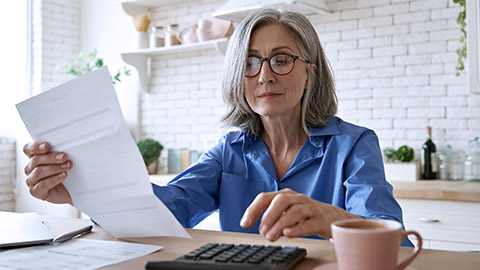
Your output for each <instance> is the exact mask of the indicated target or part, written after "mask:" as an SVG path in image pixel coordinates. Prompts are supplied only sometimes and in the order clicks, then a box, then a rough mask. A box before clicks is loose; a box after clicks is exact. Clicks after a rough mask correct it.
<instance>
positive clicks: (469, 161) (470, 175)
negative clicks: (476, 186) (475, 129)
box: [463, 137, 480, 181]
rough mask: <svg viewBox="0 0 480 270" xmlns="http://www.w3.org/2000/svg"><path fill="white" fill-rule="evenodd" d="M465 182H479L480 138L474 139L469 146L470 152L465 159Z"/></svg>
mask: <svg viewBox="0 0 480 270" xmlns="http://www.w3.org/2000/svg"><path fill="white" fill-rule="evenodd" d="M463 179H465V180H467V181H480V138H479V137H476V138H475V139H473V141H472V143H471V144H470V151H469V152H468V155H467V157H466V159H465V167H464V177H463Z"/></svg>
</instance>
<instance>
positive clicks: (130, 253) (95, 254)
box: [0, 239, 163, 270]
mask: <svg viewBox="0 0 480 270" xmlns="http://www.w3.org/2000/svg"><path fill="white" fill-rule="evenodd" d="M162 248H163V247H162V246H154V245H145V244H136V243H125V242H119V241H103V240H91V239H73V240H70V241H67V242H64V243H62V244H59V245H44V246H34V247H28V248H20V249H13V250H9V251H5V252H2V256H0V270H3V269H9V270H11V269H71V270H84V269H97V268H100V267H103V266H107V265H110V264H114V263H119V262H122V261H126V260H130V259H133V258H137V257H141V256H144V255H147V254H150V253H152V252H155V251H157V250H160V249H162Z"/></svg>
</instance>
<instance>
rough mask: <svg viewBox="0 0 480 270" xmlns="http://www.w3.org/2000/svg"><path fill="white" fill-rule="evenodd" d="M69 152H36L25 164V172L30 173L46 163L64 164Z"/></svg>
mask: <svg viewBox="0 0 480 270" xmlns="http://www.w3.org/2000/svg"><path fill="white" fill-rule="evenodd" d="M67 159H68V157H67V154H65V153H63V152H50V153H47V154H41V155H40V154H35V155H33V156H32V157H31V158H30V161H29V162H28V164H27V166H25V174H26V175H29V174H30V173H31V172H32V171H33V170H34V169H35V168H36V167H39V166H45V165H54V164H62V163H65V162H66V161H67Z"/></svg>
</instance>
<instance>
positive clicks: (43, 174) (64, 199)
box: [23, 142, 73, 205]
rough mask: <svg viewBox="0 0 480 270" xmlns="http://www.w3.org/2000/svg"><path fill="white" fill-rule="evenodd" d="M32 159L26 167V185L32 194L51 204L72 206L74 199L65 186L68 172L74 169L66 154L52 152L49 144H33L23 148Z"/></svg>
mask: <svg viewBox="0 0 480 270" xmlns="http://www.w3.org/2000/svg"><path fill="white" fill-rule="evenodd" d="M23 152H24V153H25V154H26V155H27V156H28V157H29V158H30V162H29V163H28V164H27V166H25V174H26V175H27V179H26V183H27V186H28V188H29V191H30V194H32V196H33V197H35V198H38V199H40V200H44V201H48V202H51V203H69V204H72V205H73V203H72V198H71V197H70V194H69V193H68V190H67V189H66V188H65V186H64V185H63V181H64V180H65V179H66V178H67V171H69V170H70V169H72V166H73V164H72V161H71V160H68V157H67V154H66V153H64V152H50V145H49V144H48V143H47V142H31V143H28V144H26V145H25V146H24V147H23Z"/></svg>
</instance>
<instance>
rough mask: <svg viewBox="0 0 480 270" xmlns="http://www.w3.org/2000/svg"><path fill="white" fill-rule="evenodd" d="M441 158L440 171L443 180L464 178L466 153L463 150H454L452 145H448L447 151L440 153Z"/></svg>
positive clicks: (439, 157)
mask: <svg viewBox="0 0 480 270" xmlns="http://www.w3.org/2000/svg"><path fill="white" fill-rule="evenodd" d="M438 159H439V160H440V165H439V169H440V170H439V171H440V177H439V178H440V179H442V180H462V179H463V175H464V173H463V167H464V162H465V154H464V153H463V151H454V150H453V148H452V146H451V145H447V148H446V149H445V152H441V153H438Z"/></svg>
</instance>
